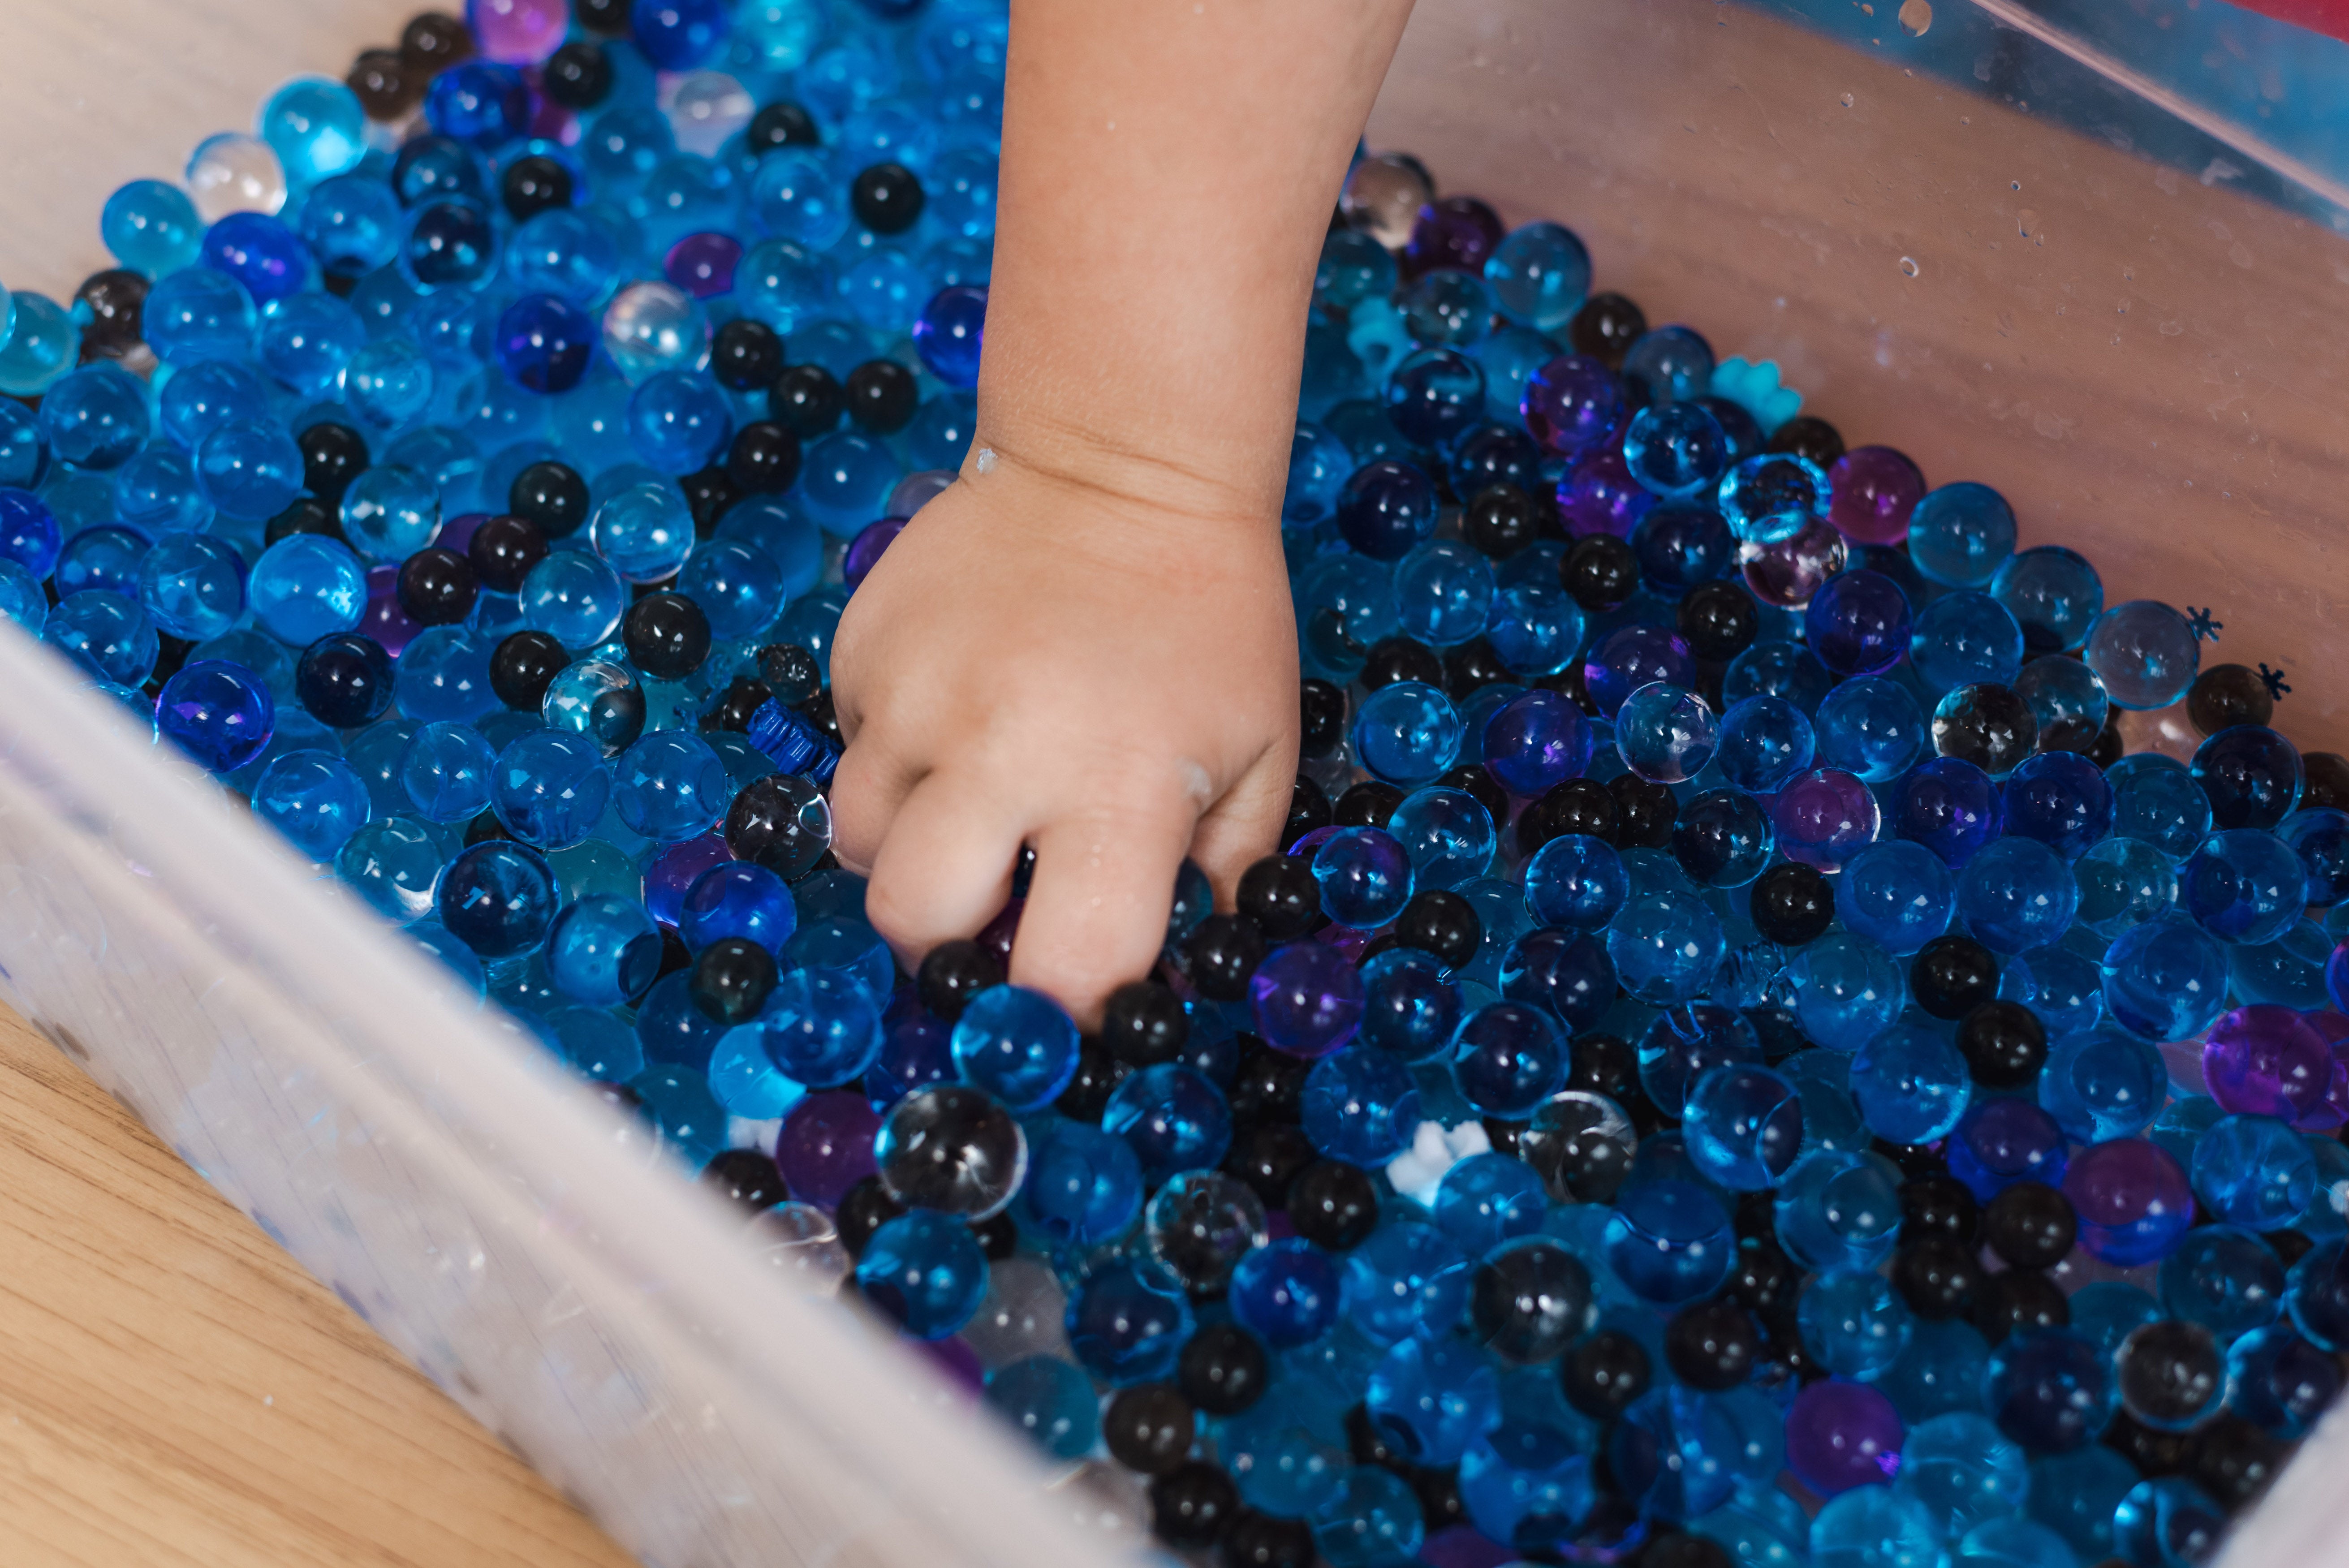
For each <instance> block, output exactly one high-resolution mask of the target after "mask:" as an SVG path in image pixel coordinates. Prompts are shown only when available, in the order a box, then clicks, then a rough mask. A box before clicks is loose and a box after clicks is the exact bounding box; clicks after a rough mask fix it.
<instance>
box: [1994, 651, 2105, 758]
mask: <svg viewBox="0 0 2349 1568" xmlns="http://www.w3.org/2000/svg"><path fill="white" fill-rule="evenodd" d="M2012 685H2013V689H2014V695H2015V696H2019V697H2021V698H2022V699H2023V701H2024V703H2026V704H2028V705H2029V707H2030V708H2031V717H2033V719H2034V720H2035V721H2037V723H2038V726H2039V745H2040V747H2041V748H2042V749H2043V750H2048V751H2088V750H2091V749H2093V748H2095V744H2096V738H2097V737H2098V736H2100V735H2102V734H2103V733H2104V728H2105V719H2106V715H2108V714H2109V713H2110V712H2111V711H2112V699H2111V698H2110V697H2109V696H2106V694H2105V683H2104V682H2102V681H2100V680H2098V679H2097V678H2096V672H2095V671H2094V670H2092V669H2090V668H2089V667H2088V666H2087V665H2085V664H2083V663H2081V662H2080V661H2079V660H2077V659H2068V658H2059V657H2055V656H2054V655H2034V656H2033V658H2032V660H2031V662H2030V663H2028V664H2026V665H2023V671H2022V673H2021V674H2019V675H2017V676H2015V677H2014V680H2013V683H2012Z"/></svg>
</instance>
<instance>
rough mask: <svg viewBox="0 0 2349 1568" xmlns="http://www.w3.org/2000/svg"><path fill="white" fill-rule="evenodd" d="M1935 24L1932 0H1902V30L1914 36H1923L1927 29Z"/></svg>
mask: <svg viewBox="0 0 2349 1568" xmlns="http://www.w3.org/2000/svg"><path fill="white" fill-rule="evenodd" d="M1932 25H1933V4H1932V0H1901V5H1900V30H1901V31H1902V32H1904V33H1906V34H1908V35H1909V36H1910V37H1912V38H1921V37H1923V36H1925V29H1926V28H1928V27H1930V26H1932Z"/></svg>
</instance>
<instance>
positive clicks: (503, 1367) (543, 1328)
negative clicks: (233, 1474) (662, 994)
mask: <svg viewBox="0 0 2349 1568" xmlns="http://www.w3.org/2000/svg"><path fill="white" fill-rule="evenodd" d="M0 693H5V694H6V695H5V697H0V995H5V999H6V1000H7V1001H8V1002H9V1003H10V1004H12V1005H13V1006H15V1007H16V1009H17V1010H18V1011H19V1012H20V1013H22V1014H23V1015H24V1016H25V1017H26V1019H27V1020H29V1021H30V1022H31V1023H32V1024H33V1026H35V1027H36V1028H37V1029H39V1030H40V1031H41V1032H42V1033H44V1034H45V1035H47V1037H49V1038H50V1039H51V1040H52V1041H54V1042H55V1043H56V1044H57V1046H58V1047H59V1048H60V1049H62V1050H64V1051H65V1052H66V1053H67V1055H69V1056H70V1057H72V1058H73V1059H74V1060H75V1061H77V1062H78V1063H79V1064H80V1065H81V1066H82V1067H83V1068H86V1069H88V1072H89V1073H90V1075H91V1076H92V1077H93V1078H96V1079H97V1080H98V1083H99V1084H100V1085H102V1086H103V1087H104V1088H107V1089H108V1090H109V1092H111V1093H112V1094H114V1095H115V1097H116V1098H117V1099H120V1100H121V1101H122V1102H123V1103H124V1104H125V1105H127V1106H128V1107H129V1108H130V1109H131V1110H132V1111H133V1112H135V1113H136V1114H137V1115H138V1116H139V1117H140V1119H142V1120H144V1121H145V1122H146V1123H147V1124H148V1126H150V1128H152V1129H154V1130H155V1131H156V1132H157V1134H158V1135H160V1137H161V1138H162V1139H163V1140H165V1141H166V1142H168V1143H170V1144H171V1147H172V1148H173V1149H174V1150H176V1151H178V1153H179V1154H180V1156H181V1158H182V1159H184V1160H186V1161H188V1163H189V1164H191V1165H192V1166H194V1167H195V1169H196V1170H197V1171H199V1172H201V1173H202V1175H203V1176H204V1177H205V1179H206V1180H208V1181H211V1182H212V1185H213V1186H215V1187H217V1188H219V1189H220V1191H222V1193H223V1194H225V1195H226V1196H227V1197H228V1199H229V1201H230V1202H233V1203H234V1204H235V1205H236V1206H237V1207H238V1208H240V1209H242V1210H243V1211H244V1212H246V1213H247V1214H250V1215H251V1216H252V1217H253V1218H254V1221H255V1222H257V1223H258V1224H260V1225H261V1227H262V1228H263V1229H264V1230H265V1231H267V1232H268V1233H270V1234H271V1235H272V1236H274V1237H275V1238H276V1239H277V1240H278V1241H279V1242H280V1243H283V1244H284V1245H285V1247H286V1249H287V1250H288V1251H290V1252H292V1253H294V1255H295V1257H296V1258H298V1259H300V1260H301V1262H302V1264H304V1266H305V1267H306V1268H308V1269H309V1270H310V1272H311V1273H313V1274H316V1276H317V1277H318V1278H319V1279H321V1280H323V1281H325V1282H326V1284H329V1285H331V1286H332V1287H333V1288H334V1289H335V1291H336V1293H337V1294H338V1295H341V1296H342V1297H343V1299H344V1300H345V1301H347V1302H348V1303H349V1304H350V1305H351V1306H352V1307H353V1309H354V1310H356V1311H357V1313H358V1314H359V1315H361V1316H363V1317H365V1318H366V1319H367V1322H368V1323H369V1324H371V1325H373V1326H374V1327H375V1328H376V1329H377V1330H378V1332H380V1333H381V1334H382V1335H383V1336H385V1337H386V1338H387V1339H388V1340H389V1341H390V1342H391V1343H392V1345H393V1346H395V1347H397V1348H398V1350H399V1351H400V1353H401V1354H403V1355H405V1356H406V1357H409V1359H410V1360H412V1361H414V1362H415V1363H416V1365H417V1366H418V1367H420V1368H422V1369H423V1370H424V1372H425V1373H426V1374H427V1375H428V1376H429V1377H431V1378H432V1379H433V1381H434V1382H436V1383H438V1384H439V1385H440V1387H442V1388H443V1389H445V1390H446V1391H447V1392H448V1393H449V1394H450V1396H451V1397H452V1398H455V1399H456V1400H457V1402H458V1403H460V1405H462V1406H463V1407H464V1408H466V1409H467V1410H469V1411H471V1413H472V1414H473V1415H474V1416H476V1417H478V1418H480V1419H481V1421H482V1422H483V1423H484V1424H485V1425H487V1426H489V1427H490V1428H491V1429H492V1430H494V1431H496V1432H497V1433H498V1434H499V1435H500V1436H502V1438H504V1439H506V1440H507V1441H508V1442H510V1443H512V1446H513V1447H514V1448H515V1449H517V1450H518V1451H519V1452H521V1453H522V1454H523V1456H524V1457H525V1458H527V1459H528V1460H530V1461H531V1462H532V1463H533V1464H534V1465H535V1466H537V1467H538V1469H539V1470H541V1471H543V1473H544V1474H545V1475H546V1476H547V1478H548V1479H549V1480H552V1481H554V1483H555V1484H556V1485H558V1486H560V1487H562V1488H564V1490H565V1491H568V1492H569V1493H571V1494H572V1495H573V1496H574V1497H576V1498H578V1499H580V1500H581V1501H583V1502H584V1503H585V1505H586V1506H587V1507H588V1508H589V1509H590V1510H591V1511H593V1512H594V1513H595V1516H596V1517H597V1518H598V1519H599V1520H601V1521H602V1522H604V1523H605V1526H606V1527H608V1528H609V1529H610V1530H611V1531H612V1532H613V1533H614V1534H615V1535H616V1537H617V1538H618V1539H619V1540H620V1541H621V1542H623V1543H624V1544H626V1546H628V1547H629V1548H630V1549H631V1550H632V1551H634V1552H635V1553H637V1554H638V1555H639V1556H640V1557H642V1558H643V1559H644V1561H645V1562H646V1563H648V1564H652V1565H654V1568H717V1565H719V1564H742V1565H749V1564H778V1563H781V1564H806V1565H809V1568H814V1565H817V1564H824V1565H839V1568H851V1565H857V1568H864V1565H870V1568H916V1565H919V1568H937V1565H938V1564H941V1563H974V1564H988V1565H990V1568H1075V1565H1077V1564H1080V1563H1098V1562H1101V1561H1102V1560H1104V1559H1105V1558H1107V1557H1109V1556H1110V1555H1112V1547H1113V1544H1114V1543H1112V1542H1106V1541H1102V1540H1101V1539H1099V1538H1091V1539H1089V1538H1088V1537H1087V1536H1086V1535H1084V1534H1082V1533H1081V1532H1080V1531H1079V1530H1078V1529H1077V1527H1076V1526H1075V1525H1074V1524H1073V1523H1072V1522H1071V1520H1070V1515H1071V1512H1072V1511H1073V1510H1071V1509H1068V1508H1056V1507H1054V1506H1053V1501H1054V1500H1053V1499H1052V1497H1051V1496H1050V1494H1048V1493H1047V1492H1045V1491H1043V1490H1042V1488H1043V1487H1044V1485H1045V1483H1046V1480H1047V1478H1046V1477H1045V1475H1044V1473H1043V1472H1042V1471H1041V1470H1039V1469H1038V1468H1036V1467H1035V1466H1034V1465H1033V1464H1032V1463H1031V1462H1030V1461H1029V1460H1027V1457H1026V1456H1025V1455H1024V1454H1022V1453H1019V1452H1018V1451H1017V1450H1016V1449H1015V1447H1014V1445H1013V1443H1012V1442H1011V1441H1010V1440H1009V1439H1008V1437H1007V1436H1006V1435H1005V1434H1003V1433H1001V1432H999V1431H995V1430H990V1429H986V1428H984V1427H983V1426H982V1425H981V1423H982V1422H983V1421H985V1420H987V1419H988V1418H987V1417H985V1416H984V1414H983V1413H982V1412H980V1411H978V1409H976V1408H972V1407H971V1406H969V1405H968V1403H967V1402H965V1401H961V1400H957V1399H954V1398H947V1397H945V1396H943V1394H942V1390H941V1387H940V1385H939V1383H938V1381H937V1380H936V1377H935V1376H934V1375H933V1374H932V1373H930V1372H928V1371H927V1370H926V1369H925V1368H924V1367H920V1366H919V1365H917V1364H916V1363H915V1361H914V1360H913V1359H912V1357H909V1356H908V1355H907V1354H906V1353H905V1351H903V1350H901V1349H900V1348H898V1347H897V1346H894V1345H891V1344H889V1343H887V1342H886V1341H885V1340H884V1339H883V1338H881V1337H880V1336H878V1335H877V1334H875V1333H874V1331H873V1330H872V1329H871V1328H870V1327H868V1326H865V1325H864V1324H862V1323H860V1322H859V1321H857V1320H856V1319H855V1318H854V1317H853V1316H852V1315H850V1313H849V1310H848V1309H847V1308H845V1307H843V1306H842V1305H838V1304H837V1303H835V1302H833V1301H829V1300H824V1299H818V1298H814V1297H810V1296H806V1295H798V1294H795V1293H793V1292H792V1290H790V1289H788V1288H787V1287H785V1286H784V1285H782V1284H780V1283H779V1282H778V1281H777V1280H776V1279H775V1278H774V1277H773V1276H772V1274H771V1272H769V1271H768V1270H767V1269H766V1268H765V1266H764V1265H763V1264H761V1263H760V1262H759V1261H758V1259H757V1257H756V1254H755V1253H754V1250H753V1248H752V1247H751V1246H750V1244H749V1243H748V1242H747V1241H746V1239H745V1238H744V1236H743V1235H742V1233H741V1231H740V1225H739V1216H737V1217H736V1218H737V1220H738V1222H737V1223H733V1224H730V1223H728V1222H727V1220H726V1219H725V1218H724V1217H722V1216H726V1215H728V1214H730V1210H729V1209H727V1208H726V1207H724V1206H722V1205H721V1204H720V1203H719V1202H718V1201H717V1200H715V1199H714V1198H712V1197H711V1196H709V1194H708V1193H706V1192H703V1191H698V1190H697V1189H696V1187H695V1186H694V1185H693V1184H692V1183H691V1182H690V1181H688V1180H686V1179H685V1177H684V1175H683V1173H682V1172H681V1171H678V1169H677V1168H676V1167H674V1166H673V1165H672V1164H671V1163H670V1162H669V1161H667V1159H666V1158H663V1159H662V1160H661V1161H659V1162H658V1164H657V1167H656V1168H647V1161H645V1160H644V1159H642V1158H638V1159H635V1160H633V1161H632V1160H630V1159H628V1158H626V1157H625V1156H624V1155H623V1154H622V1153H621V1152H620V1151H619V1150H620V1148H621V1145H620V1143H619V1141H618V1139H617V1133H618V1130H619V1129H620V1127H621V1125H622V1124H621V1123H620V1122H619V1121H618V1120H617V1119H616V1117H615V1115H614V1113H612V1112H611V1111H610V1110H608V1109H605V1107H603V1106H601V1105H599V1104H597V1103H596V1102H595V1100H594V1099H593V1098H592V1097H591V1096H589V1095H588V1094H587V1093H586V1091H585V1090H584V1089H583V1088H580V1087H579V1086H578V1085H577V1084H576V1083H575V1082H574V1081H573V1080H570V1079H568V1078H565V1077H564V1074H563V1073H562V1072H561V1071H560V1070H559V1069H558V1068H556V1067H555V1066H554V1063H553V1061H552V1058H551V1057H548V1056H547V1054H546V1053H545V1051H544V1050H543V1047H540V1046H539V1045H537V1044H536V1043H535V1042H534V1041H533V1040H530V1039H529V1038H527V1037H523V1036H520V1035H515V1034H512V1033H510V1032H506V1031H502V1030H499V1029H497V1028H494V1027H492V1026H491V1024H490V1023H489V1022H488V1021H487V1020H486V1019H485V1017H484V1016H483V1015H482V1014H481V1013H480V1012H478V1011H474V1010H472V1009H470V1008H467V1007H464V1006H460V1004H459V1003H458V1002H456V1001H453V1000H451V999H450V988H449V986H448V985H447V982H446V979H445V977H444V976H441V975H438V974H437V973H436V972H435V969H434V966H432V965H430V964H429V961H428V960H427V959H425V958H424V957H422V956H420V955H419V954H417V953H415V952H414V951H412V950H404V944H395V943H393V942H389V941H387V940H386V939H385V937H384V935H383V934H382V932H381V931H380V929H371V928H370V927H371V924H372V922H371V920H370V918H369V917H367V916H366V915H364V914H363V913H360V912H359V911H358V910H357V906H356V905H355V904H353V903H351V902H350V901H348V900H347V899H343V898H338V897H336V896H333V895H332V892H331V885H330V884H329V885H327V886H322V885H321V884H320V883H318V882H316V881H314V880H312V878H313V873H312V872H311V871H310V868H308V867H306V866H305V865H304V864H302V863H301V862H300V861H298V860H297V859H296V858H295V856H293V855H292V854H291V853H290V852H288V851H285V849H283V848H282V847H280V846H279V845H278V844H276V843H275V842H274V837H273V835H271V834H269V833H268V832H267V831H266V830H264V829H263V828H262V827H261V826H259V825H258V824H257V823H255V822H254V820H253V819H252V817H251V814H250V813H249V812H248V811H245V810H243V808H241V807H239V806H237V805H236V804H235V803H234V802H233V799H231V798H230V797H228V796H226V795H224V794H223V793H222V792H221V791H220V790H218V789H216V788H214V787H213V786H212V785H211V784H210V783H209V782H207V781H205V780H204V779H202V778H201V776H200V775H198V774H197V773H196V772H195V771H194V770H193V769H191V767H190V766H189V765H188V764H186V763H184V762H182V761H181V760H179V759H178V758H176V757H173V756H170V755H166V754H165V753H164V752H163V751H162V750H161V749H159V748H158V747H157V746H156V745H155V743H154V742H153V740H152V738H151V736H142V735H140V732H139V730H138V727H137V726H136V725H135V723H134V722H132V721H131V720H130V718H129V716H128V715H127V714H124V713H123V712H122V710H121V709H120V708H119V707H117V706H116V705H114V704H113V703H111V702H108V701H104V700H100V699H97V698H94V697H93V696H92V695H91V694H90V693H89V692H88V691H87V690H85V689H81V683H80V682H79V681H78V679H77V677H76V676H75V673H74V672H73V671H72V670H71V669H70V668H69V667H68V666H67V665H64V664H63V663H62V661H60V660H58V659H57V657H56V656H55V655H53V654H51V653H50V652H49V651H48V650H47V649H44V648H41V647H39V646H38V645H36V644H34V643H33V642H31V641H30V640H29V639H27V638H26V636H25V635H24V634H22V633H21V632H20V631H19V630H17V628H16V626H15V625H14V624H12V623H7V622H6V621H5V617H0ZM636 1146H637V1147H638V1148H641V1147H642V1140H638V1141H637V1145H636ZM1061 1501H1069V1500H1065V1499H1063V1500H1061ZM1126 1544H1133V1542H1127V1543H1126Z"/></svg>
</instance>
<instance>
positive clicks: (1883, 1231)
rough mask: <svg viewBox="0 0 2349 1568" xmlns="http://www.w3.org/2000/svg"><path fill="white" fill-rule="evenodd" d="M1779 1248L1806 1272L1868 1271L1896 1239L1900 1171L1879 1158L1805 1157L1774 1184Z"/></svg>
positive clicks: (1852, 1154) (1862, 1154)
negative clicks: (1812, 1270) (1781, 1247)
mask: <svg viewBox="0 0 2349 1568" xmlns="http://www.w3.org/2000/svg"><path fill="white" fill-rule="evenodd" d="M1772 1215H1773V1218H1774V1220H1775V1227H1776V1230H1777V1234H1778V1242H1779V1244H1780V1245H1781V1246H1783V1247H1785V1249H1786V1254H1787V1255H1788V1256H1789V1257H1791V1258H1793V1259H1794V1260H1795V1262H1796V1263H1799V1264H1803V1265H1804V1266H1805V1267H1806V1268H1813V1269H1819V1270H1822V1271H1824V1270H1828V1269H1872V1268H1874V1267H1875V1266H1876V1265H1877V1264H1879V1263H1881V1262H1882V1261H1883V1260H1884V1259H1886V1258H1887V1257H1889V1256H1890V1255H1891V1253H1892V1248H1893V1245H1894V1243H1897V1242H1898V1241H1899V1236H1900V1220H1901V1210H1900V1172H1899V1170H1898V1169H1897V1168H1896V1167H1895V1166H1894V1165H1893V1163H1892V1162H1891V1161H1889V1160H1887V1159H1885V1158H1884V1157H1883V1156H1882V1155H1880V1154H1876V1153H1872V1152H1868V1151H1864V1150H1853V1151H1849V1152H1843V1151H1837V1150H1817V1151H1816V1152H1813V1153H1807V1154H1805V1155H1804V1156H1803V1157H1802V1158H1800V1159H1799V1160H1797V1161H1795V1168H1794V1169H1793V1170H1792V1171H1788V1172H1787V1173H1786V1179H1785V1181H1782V1182H1780V1183H1779V1184H1778V1196H1777V1200H1776V1202H1775V1204H1774V1205H1773V1208H1772Z"/></svg>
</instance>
